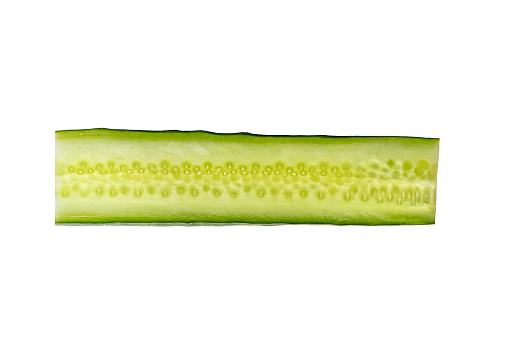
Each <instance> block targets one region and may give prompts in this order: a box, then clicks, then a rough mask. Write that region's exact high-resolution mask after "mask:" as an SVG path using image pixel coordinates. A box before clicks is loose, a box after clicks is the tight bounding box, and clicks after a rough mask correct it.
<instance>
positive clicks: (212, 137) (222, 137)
mask: <svg viewBox="0 0 509 339" xmlns="http://www.w3.org/2000/svg"><path fill="white" fill-rule="evenodd" d="M76 138H84V139H86V138H95V139H102V138H104V139H117V140H153V141H162V140H165V139H168V140H179V141H185V140H194V141H196V140H200V141H204V142H207V141H214V142H239V143H254V144H259V145H263V144H269V143H274V142H278V143H285V142H291V143H312V144H337V143H339V144H350V143H358V142H365V141H382V142H396V143H404V144H407V143H408V144H409V145H412V144H413V145H416V144H423V145H436V147H437V150H438V145H439V141H440V139H439V138H424V137H409V136H331V135H261V134H252V133H245V132H241V133H215V132H209V131H203V130H196V131H179V130H164V131H147V130H122V129H107V128H96V129H82V130H60V131H56V140H66V139H76ZM435 211H436V210H435V209H434V210H433V214H432V215H427V216H416V217H415V218H414V219H412V218H409V217H408V215H406V216H405V217H402V218H394V219H392V220H387V219H385V218H382V219H380V218H373V217H370V216H366V217H365V218H359V220H357V221H353V222H352V221H350V222H347V223H345V222H336V221H331V220H330V219H329V220H327V221H326V220H323V218H316V217H307V218H306V217H303V218H299V219H296V218H292V220H283V221H282V220H274V219H273V218H271V217H269V218H264V217H260V216H257V217H254V218H245V217H244V218H242V220H239V221H231V220H232V218H231V217H228V216H210V215H209V216H207V217H206V218H198V219H196V218H193V217H191V218H185V217H184V218H179V220H178V221H168V220H167V219H166V220H165V219H161V220H158V219H157V218H149V219H146V218H145V217H143V216H139V217H132V216H131V217H126V218H122V217H87V220H86V221H85V220H79V221H69V219H67V220H59V218H57V217H56V219H55V224H57V225H76V226H77V225H151V226H201V225H209V226H228V225H265V226H273V225H285V224H311V225H365V226H377V225H429V224H434V223H435ZM186 219H188V220H186ZM320 219H322V220H320Z"/></svg>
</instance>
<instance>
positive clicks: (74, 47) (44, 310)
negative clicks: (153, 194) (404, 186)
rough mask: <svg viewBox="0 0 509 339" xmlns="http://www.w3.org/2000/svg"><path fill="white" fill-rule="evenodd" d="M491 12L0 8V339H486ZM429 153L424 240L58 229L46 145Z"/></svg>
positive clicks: (261, 4)
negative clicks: (318, 139)
mask: <svg viewBox="0 0 509 339" xmlns="http://www.w3.org/2000/svg"><path fill="white" fill-rule="evenodd" d="M508 17H509V8H508V3H507V1H487V0H484V1H447V0H440V1H429V0H428V1H329V2H328V1H296V0H294V1H278V0H271V1H261V0H257V1H242V0H238V1H160V2H156V1H107V0H102V1H32V2H30V1H8V0H7V1H2V2H1V4H0V39H1V40H0V86H1V88H0V113H1V127H2V133H1V134H0V137H1V145H2V147H1V149H2V151H1V160H0V162H1V173H2V180H1V184H0V192H1V194H0V196H1V197H2V198H3V200H2V203H1V206H2V207H1V221H0V224H1V227H0V275H1V278H0V287H1V288H0V337H2V338H6V339H11V338H52V339H57V338H66V339H74V338H96V339H97V338H122V339H125V338H222V339H223V338H236V339H238V338H370V339H371V338H391V339H395V338H405V339H408V338H412V339H413V338H490V339H491V338H508V337H509V325H508V319H509V306H508V305H509V292H508V289H509V287H508V286H509V278H508V268H509V264H508V260H509V246H508V242H509V223H508V220H507V213H506V212H507V209H508V201H509V187H508V184H507V180H508V165H509V163H508V151H507V146H508V142H507V138H506V136H505V135H506V133H507V131H508V128H507V126H508V124H507V121H506V119H505V116H506V115H507V114H508V113H509V104H508V94H509V66H508V65H509V48H508V45H509V24H508V22H509V20H508ZM93 127H108V128H125V129H179V130H195V129H204V130H210V131H215V132H239V131H246V132H252V133H261V134H332V135H409V136H422V137H439V138H441V144H440V146H441V148H440V164H439V176H438V181H439V183H438V205H437V218H436V225H431V226H415V227H412V226H408V227H352V226H347V227H337V226H336V227H334V226H305V225H300V226H281V227H259V226H254V227H253V226H251V227H244V226H237V227H220V228H217V227H196V228H189V227H187V228H185V227H170V228H156V227H60V226H55V225H54V210H53V208H54V189H53V185H54V179H53V178H54V174H53V173H54V172H53V171H54V131H55V130H58V129H73V128H93Z"/></svg>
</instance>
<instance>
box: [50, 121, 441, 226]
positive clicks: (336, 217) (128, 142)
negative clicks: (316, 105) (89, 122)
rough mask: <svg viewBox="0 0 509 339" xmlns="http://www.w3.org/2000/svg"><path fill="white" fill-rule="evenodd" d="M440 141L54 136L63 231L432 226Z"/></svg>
mask: <svg viewBox="0 0 509 339" xmlns="http://www.w3.org/2000/svg"><path fill="white" fill-rule="evenodd" d="M438 146H439V139H427V138H412V137H331V136H261V135H253V134H246V133H239V134H215V133H210V132H203V131H196V132H181V131H126V130H109V129H91V130H73V131H57V132H56V166H55V174H56V175H55V181H56V184H55V196H56V211H55V222H56V223H152V224H153V223H163V224H164V223H168V224H171V223H261V224H275V223H287V224H290V223H306V224H337V225H344V224H363V225H384V224H386V225H387V224H431V223H434V222H435V201H436V176H437V169H438Z"/></svg>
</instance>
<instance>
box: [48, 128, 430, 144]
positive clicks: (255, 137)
mask: <svg viewBox="0 0 509 339" xmlns="http://www.w3.org/2000/svg"><path fill="white" fill-rule="evenodd" d="M55 137H56V140H65V139H75V138H89V137H94V138H99V139H101V138H105V139H111V138H118V139H123V140H132V139H143V140H154V141H159V140H164V139H171V140H196V139H201V140H203V141H209V140H210V141H227V142H233V141H236V142H255V143H261V144H263V143H269V142H274V141H276V142H283V141H291V142H294V143H299V142H303V143H306V142H316V143H324V144H330V143H338V142H339V143H341V144H348V143H355V142H359V141H366V140H383V141H389V140H393V141H408V142H411V143H413V144H419V143H422V144H429V143H436V144H437V145H438V143H439V141H440V138H424V137H409V136H334V135H263V134H254V133H248V132H238V133H216V132H209V131H204V130H193V131H179V130H160V131H155V130H126V129H109V128H93V129H77V130H59V131H55Z"/></svg>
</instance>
